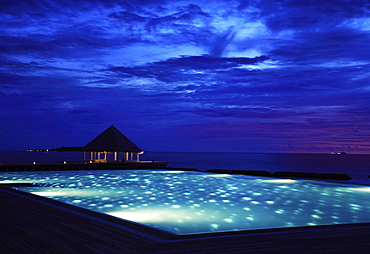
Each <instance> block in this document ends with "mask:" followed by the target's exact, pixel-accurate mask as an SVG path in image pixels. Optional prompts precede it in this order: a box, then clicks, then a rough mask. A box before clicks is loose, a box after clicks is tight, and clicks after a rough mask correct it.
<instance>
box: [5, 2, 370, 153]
mask: <svg viewBox="0 0 370 254" xmlns="http://www.w3.org/2000/svg"><path fill="white" fill-rule="evenodd" d="M0 5H1V8H0V24H1V29H0V61H1V68H0V109H1V111H0V150H24V149H34V148H56V147H60V146H83V145H85V144H87V143H88V142H89V141H90V140H91V139H93V138H94V137H95V136H97V135H98V134H99V133H101V132H102V131H104V130H105V129H106V128H108V127H109V126H110V125H112V124H114V125H115V126H116V127H117V128H118V129H119V130H121V131H122V133H124V134H125V135H126V136H127V137H128V138H130V139H131V140H132V141H133V142H134V143H135V144H137V145H138V146H139V147H140V148H141V149H143V150H144V151H204V152H213V151H223V152H314V153H327V152H330V151H341V150H342V147H345V149H346V151H347V152H349V153H370V124H369V123H370V122H369V121H370V103H369V102H370V4H369V2H368V1H365V0H352V1H351V0H325V1H309V0H281V1H274V0H239V1H238V0H236V1H229V0H227V1H226V0H225V1H220V0H207V1H202V0H197V1H181V0H180V1H165V0H155V1H154V0H153V1H144V0H137V1H131V0H125V1H119V0H82V1H75V0H63V1H62V0H61V1H52V0H50V1H46V0H34V1H31V0H29V1H25V0H16V1H15V0H3V1H0Z"/></svg>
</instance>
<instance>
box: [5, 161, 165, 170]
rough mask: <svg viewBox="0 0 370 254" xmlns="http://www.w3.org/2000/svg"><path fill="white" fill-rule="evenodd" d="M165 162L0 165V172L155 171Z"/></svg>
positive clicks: (163, 165)
mask: <svg viewBox="0 0 370 254" xmlns="http://www.w3.org/2000/svg"><path fill="white" fill-rule="evenodd" d="M167 165H168V163H167V162H165V161H126V162H98V163H89V162H66V163H64V162H59V163H49V164H23V165H0V172H14V171H68V170H108V169H157V168H166V167H167Z"/></svg>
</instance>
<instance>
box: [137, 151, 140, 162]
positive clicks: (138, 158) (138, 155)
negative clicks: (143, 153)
mask: <svg viewBox="0 0 370 254" xmlns="http://www.w3.org/2000/svg"><path fill="white" fill-rule="evenodd" d="M136 161H137V162H139V161H140V154H139V153H137V154H136Z"/></svg>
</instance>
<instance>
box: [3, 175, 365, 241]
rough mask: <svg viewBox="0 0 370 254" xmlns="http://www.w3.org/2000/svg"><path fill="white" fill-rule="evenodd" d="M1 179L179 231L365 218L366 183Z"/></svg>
mask: <svg viewBox="0 0 370 254" xmlns="http://www.w3.org/2000/svg"><path fill="white" fill-rule="evenodd" d="M0 183H32V184H35V186H34V187H33V186H32V187H17V188H16V189H18V190H21V191H24V192H29V193H33V194H36V195H40V196H44V197H47V198H51V199H55V200H58V201H61V202H65V203H68V204H72V205H75V206H79V207H82V208H87V209H90V210H94V211H97V212H100V213H105V214H109V215H112V216H115V217H119V218H122V219H125V220H129V221H133V222H136V223H140V224H143V225H146V226H149V227H152V228H156V229H159V230H163V231H167V232H171V233H174V234H178V235H186V234H198V233H210V232H226V231H239V230H251V229H266V228H284V227H297V226H315V225H331V224H347V223H361V222H370V187H367V186H361V185H350V184H339V183H328V182H319V181H304V180H290V179H276V178H265V177H254V176H243V175H226V174H211V173H201V172H187V171H185V172H184V171H171V170H104V171H63V172H60V171H53V172H6V173H0Z"/></svg>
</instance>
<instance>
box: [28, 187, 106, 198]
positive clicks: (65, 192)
mask: <svg viewBox="0 0 370 254" xmlns="http://www.w3.org/2000/svg"><path fill="white" fill-rule="evenodd" d="M49 190H50V191H32V192H30V193H32V194H34V195H39V196H43V197H51V196H61V197H64V196H65V197H73V196H81V197H90V196H96V195H99V194H100V192H99V191H98V190H81V189H66V188H54V189H49Z"/></svg>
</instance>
